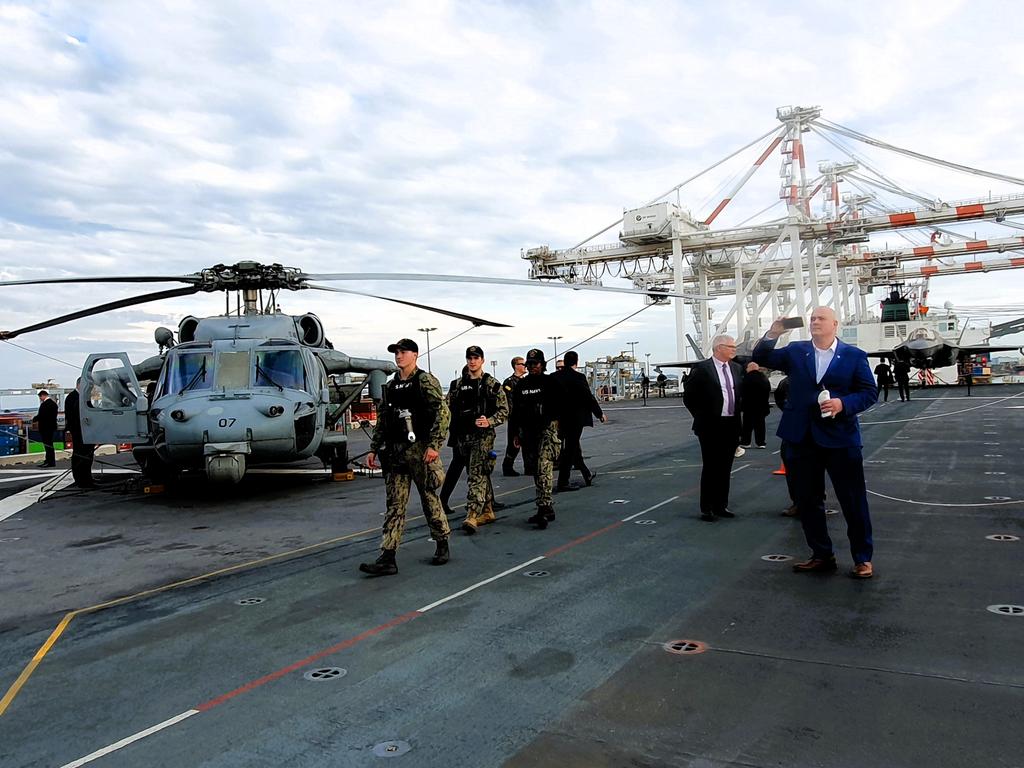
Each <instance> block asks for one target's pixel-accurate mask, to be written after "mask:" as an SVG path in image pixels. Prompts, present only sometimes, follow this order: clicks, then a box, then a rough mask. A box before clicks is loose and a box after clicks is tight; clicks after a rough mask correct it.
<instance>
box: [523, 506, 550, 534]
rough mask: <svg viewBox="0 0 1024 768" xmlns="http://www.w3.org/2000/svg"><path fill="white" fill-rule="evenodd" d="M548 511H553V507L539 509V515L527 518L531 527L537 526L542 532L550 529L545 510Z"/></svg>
mask: <svg viewBox="0 0 1024 768" xmlns="http://www.w3.org/2000/svg"><path fill="white" fill-rule="evenodd" d="M547 509H551V507H539V508H538V509H537V514H535V515H533V516H532V517H528V518H526V522H528V523H530V525H536V526H537V527H538V528H539V529H540V530H542V531H543V530H544V529H545V528H547V527H548V517H547V514H546V513H545V510H547ZM552 514H554V513H552Z"/></svg>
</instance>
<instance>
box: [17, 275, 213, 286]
mask: <svg viewBox="0 0 1024 768" xmlns="http://www.w3.org/2000/svg"><path fill="white" fill-rule="evenodd" d="M199 281H200V278H199V277H197V276H196V275H124V276H115V277H47V278H41V279H39V280H0V288H3V287H4V286H7V285H55V284H61V283H198V282H199Z"/></svg>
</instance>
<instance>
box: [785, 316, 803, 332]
mask: <svg viewBox="0 0 1024 768" xmlns="http://www.w3.org/2000/svg"><path fill="white" fill-rule="evenodd" d="M782 327H783V328H786V329H788V330H792V329H793V328H803V327H804V319H803V318H802V317H784V318H782Z"/></svg>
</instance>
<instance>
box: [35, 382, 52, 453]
mask: <svg viewBox="0 0 1024 768" xmlns="http://www.w3.org/2000/svg"><path fill="white" fill-rule="evenodd" d="M32 424H33V425H35V428H36V429H37V430H38V431H39V435H40V438H39V439H40V440H42V442H43V448H44V449H45V451H46V458H45V459H44V460H43V463H42V464H40V465H39V466H41V467H56V466H57V454H56V452H55V451H54V450H53V433H54V432H56V431H57V403H56V402H55V401H53V400H51V399H50V393H49V392H47V391H46V390H45V389H41V390H39V412H38V413H37V414H36V417H35V418H34V419H32Z"/></svg>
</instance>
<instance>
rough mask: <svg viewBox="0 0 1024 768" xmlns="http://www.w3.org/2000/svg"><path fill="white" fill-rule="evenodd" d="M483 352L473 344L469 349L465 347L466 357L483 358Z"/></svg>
mask: <svg viewBox="0 0 1024 768" xmlns="http://www.w3.org/2000/svg"><path fill="white" fill-rule="evenodd" d="M483 356H484V351H483V350H482V349H480V347H478V346H476V345H475V344H474V345H473V346H471V347H466V357H483Z"/></svg>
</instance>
